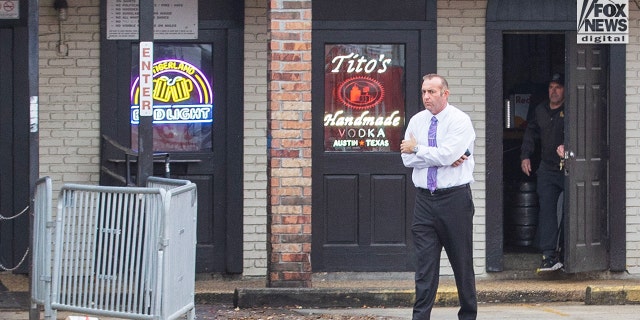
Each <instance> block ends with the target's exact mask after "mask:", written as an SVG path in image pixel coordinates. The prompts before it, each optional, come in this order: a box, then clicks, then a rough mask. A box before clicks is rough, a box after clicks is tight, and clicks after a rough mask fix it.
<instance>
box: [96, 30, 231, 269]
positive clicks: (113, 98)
mask: <svg viewBox="0 0 640 320" xmlns="http://www.w3.org/2000/svg"><path fill="white" fill-rule="evenodd" d="M239 32H241V31H240V30H239V29H237V30H236V29H209V30H199V32H198V39H194V40H182V41H180V40H175V41H164V42H159V41H158V42H155V43H154V64H153V74H154V76H153V77H154V80H153V81H154V92H153V98H154V111H153V112H154V114H153V121H154V123H153V147H154V150H153V151H154V153H156V154H157V155H159V158H157V159H154V172H153V175H160V176H168V177H170V178H176V179H185V180H190V181H192V182H193V183H195V184H196V185H197V187H198V228H197V246H196V272H198V273H241V272H242V269H243V266H242V191H241V190H242V189H241V188H242V161H241V160H242V152H243V150H242V148H241V147H238V146H242V142H241V139H242V136H241V135H239V134H237V132H242V129H241V128H242V95H240V94H238V92H237V91H236V90H237V89H236V88H241V87H242V72H241V71H239V70H241V68H242V66H241V62H240V61H236V60H234V59H233V58H232V57H237V56H241V55H242V48H241V44H242V42H241V41H236V40H231V39H238V38H239V37H241V35H240V34H239ZM101 50H102V57H103V58H102V61H101V65H102V69H101V75H100V76H101V84H102V86H101V92H102V96H101V108H100V111H101V114H100V121H101V126H100V133H101V136H102V137H103V139H102V142H101V144H102V145H101V147H102V152H101V157H100V161H101V168H103V170H102V171H101V175H100V183H101V184H102V185H122V184H123V183H126V182H127V180H129V179H127V178H125V179H122V177H123V176H124V177H128V176H130V175H131V180H133V181H134V182H135V178H136V177H135V175H134V174H127V173H126V172H127V170H128V169H129V167H130V166H131V167H133V168H131V169H130V170H129V172H131V173H135V172H136V170H135V162H133V163H132V162H131V161H127V159H128V157H127V154H126V152H123V148H118V147H116V146H123V147H124V149H126V150H133V151H135V150H137V149H138V143H137V142H138V138H137V134H138V130H137V129H138V123H139V112H138V111H139V109H138V106H139V103H138V95H137V94H136V92H137V90H138V88H139V86H138V83H139V77H138V72H137V71H138V60H139V55H138V43H137V42H136V41H128V40H119V41H113V40H106V39H104V40H103V41H102V45H101ZM167 164H168V166H167ZM167 168H168V170H167Z"/></svg>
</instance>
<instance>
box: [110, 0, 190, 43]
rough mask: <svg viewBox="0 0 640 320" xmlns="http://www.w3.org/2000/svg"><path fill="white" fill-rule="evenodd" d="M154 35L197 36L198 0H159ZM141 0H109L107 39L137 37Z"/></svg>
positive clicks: (168, 36) (156, 37)
mask: <svg viewBox="0 0 640 320" xmlns="http://www.w3.org/2000/svg"><path fill="white" fill-rule="evenodd" d="M153 6H154V10H153V14H154V17H153V38H154V39H156V40H160V39H161V40H175V39H197V38H198V0H182V1H174V0H155V1H154V3H153ZM138 16H139V0H108V1H107V39H109V40H137V39H138V30H139V27H138V22H139V18H138Z"/></svg>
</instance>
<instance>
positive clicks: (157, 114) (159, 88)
mask: <svg viewBox="0 0 640 320" xmlns="http://www.w3.org/2000/svg"><path fill="white" fill-rule="evenodd" d="M152 71H153V100H154V106H153V123H154V124H156V123H157V124H160V123H213V90H212V87H211V84H210V83H209V81H208V80H207V79H208V78H207V76H206V75H205V74H204V73H203V72H202V71H201V70H200V69H199V68H197V67H195V66H194V65H192V64H190V63H188V62H186V61H183V60H179V59H165V60H161V61H157V62H155V63H154V64H153V70H152ZM139 90H140V77H138V78H136V79H135V80H134V81H133V84H132V86H131V94H130V97H131V113H130V114H131V124H139V122H140V101H139Z"/></svg>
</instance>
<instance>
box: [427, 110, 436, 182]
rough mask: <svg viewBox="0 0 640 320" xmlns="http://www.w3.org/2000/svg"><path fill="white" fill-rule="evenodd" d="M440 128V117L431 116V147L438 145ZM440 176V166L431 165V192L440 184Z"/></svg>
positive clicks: (428, 180)
mask: <svg viewBox="0 0 640 320" xmlns="http://www.w3.org/2000/svg"><path fill="white" fill-rule="evenodd" d="M437 129H438V119H436V117H435V116H433V117H431V125H430V126H429V147H437V146H438V143H437V142H436V131H437ZM437 177H438V167H429V169H428V170H427V188H429V190H430V191H431V192H433V191H434V190H436V187H437V186H438V183H437Z"/></svg>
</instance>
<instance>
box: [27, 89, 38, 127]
mask: <svg viewBox="0 0 640 320" xmlns="http://www.w3.org/2000/svg"><path fill="white" fill-rule="evenodd" d="M29 131H31V132H38V96H31V97H29Z"/></svg>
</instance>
